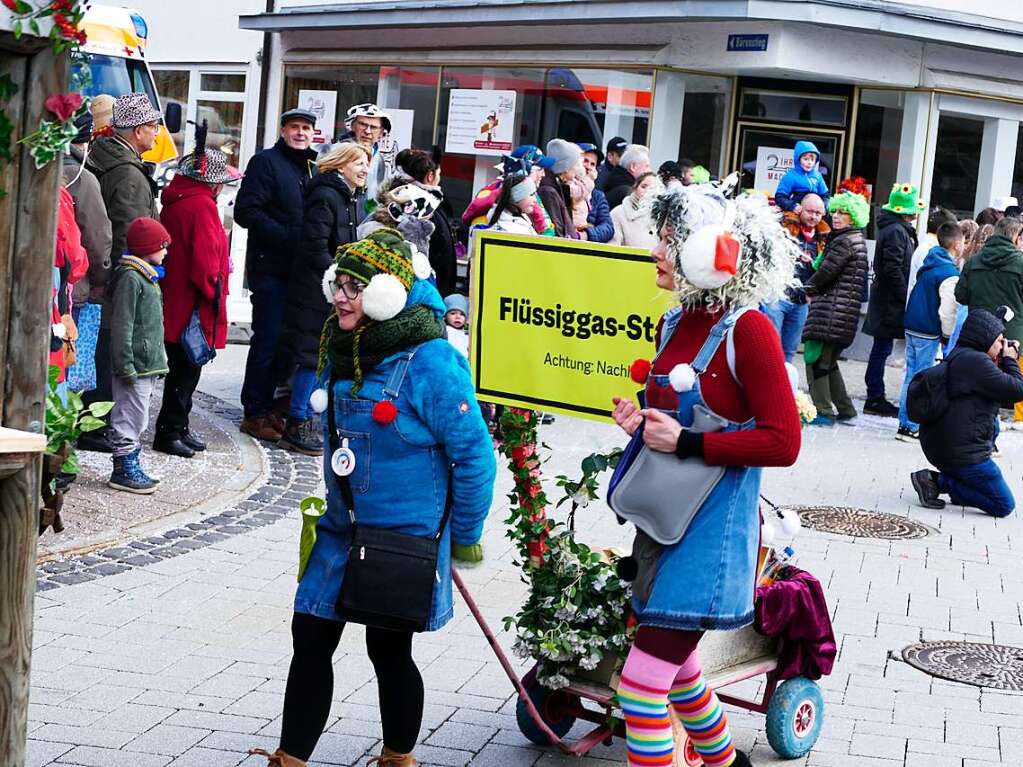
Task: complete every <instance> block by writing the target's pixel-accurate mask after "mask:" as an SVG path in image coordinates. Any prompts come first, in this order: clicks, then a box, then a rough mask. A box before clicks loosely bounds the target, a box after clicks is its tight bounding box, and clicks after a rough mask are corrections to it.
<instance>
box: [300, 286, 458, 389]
mask: <svg viewBox="0 0 1023 767" xmlns="http://www.w3.org/2000/svg"><path fill="white" fill-rule="evenodd" d="M443 337H444V325H443V323H442V322H441V321H440V320H439V319H438V318H437V315H436V314H434V312H433V310H432V309H430V308H429V307H428V306H423V305H422V304H416V305H415V306H410V307H408V308H406V309H404V310H402V311H401V313H400V314H398V315H397V316H396V317H392V318H391V319H389V320H385V321H384V322H375V321H369V322H368V323H366V324H364V325H360V326H359V327H358V328H356V329H355V330H342V329H341V328H340V326H338V324H337V314H336V313H335V312H331V314H330V316H329V317H328V318H327V322H326V324H325V325H324V326H323V335H322V336H321V339H320V363H319V371H318V372H320V373H322V372H323V368H324V365H325V363H326V362H327V361H328V360H329V361H330V367H331V371H332V373H333V375H334V376H335V377H337V378H351V379H352V381H353V383H352V395H353V396H354V395H356V394H358V393H359V389H361V388H362V377H363V376H364V375H365V374H366V373H368V372H369V371H371V370H372V369H373V368H375V367H376V366H377V365H379V364H380V363H381V362H382V361H383V360H384V359H386V358H387V357H390V356H391V355H392V354H396V353H397V352H400V351H402V350H403V349H408V348H409V347H410V346H415V345H416V344H421V343H424V342H426V341H432V340H433V339H434V338H443Z"/></svg>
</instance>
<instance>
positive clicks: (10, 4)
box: [3, 0, 18, 13]
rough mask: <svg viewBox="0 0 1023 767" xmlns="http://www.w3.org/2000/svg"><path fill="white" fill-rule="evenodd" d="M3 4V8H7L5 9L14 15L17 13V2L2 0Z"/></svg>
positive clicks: (14, 0)
mask: <svg viewBox="0 0 1023 767" xmlns="http://www.w3.org/2000/svg"><path fill="white" fill-rule="evenodd" d="M3 4H4V5H5V6H7V8H8V9H9V10H12V11H14V12H15V13H17V12H18V3H17V0H3Z"/></svg>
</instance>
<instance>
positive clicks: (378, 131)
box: [321, 104, 400, 206]
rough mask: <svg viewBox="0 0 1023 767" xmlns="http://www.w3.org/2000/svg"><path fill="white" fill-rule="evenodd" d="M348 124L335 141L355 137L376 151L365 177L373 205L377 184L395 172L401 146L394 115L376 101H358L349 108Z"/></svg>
mask: <svg viewBox="0 0 1023 767" xmlns="http://www.w3.org/2000/svg"><path fill="white" fill-rule="evenodd" d="M345 128H347V130H346V131H345V132H344V133H342V134H341V135H340V136H338V137H337V141H336V142H335V143H340V142H342V141H354V142H355V143H357V144H362V146H364V147H366V149H368V150H369V151H370V153H371V154H372V155H373V160H372V161H371V162H370V165H369V178H368V179H367V181H366V201H367V206H372V204H373V203H372V201H375V200H376V198H377V188H378V187H379V186H380V185H381V184H382V183H384V181H386V180H387V179H389V178H390V177H391V176H393V175H394V169H395V167H396V164H395V158H396V157H397V156H398V150H399V149H400V147H399V146H398V142H397V141H395V139H394V137H393V136H392V135H391V116H390V115H389V114H387V112H385V111H384V110H383V109H381V108H380V107H378V106H377V105H376V104H356V105H355V106H353V107H351V108H350V109H349V110H348V114H347V116H346V117H345ZM329 148H330V147H328V148H327V149H328V150H329ZM322 151H323V150H321V152H322Z"/></svg>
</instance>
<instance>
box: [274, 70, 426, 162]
mask: <svg viewBox="0 0 1023 767" xmlns="http://www.w3.org/2000/svg"><path fill="white" fill-rule="evenodd" d="M438 77H439V70H438V68H436V67H415V68H413V67H397V66H388V67H380V66H349V65H343V66H342V65H337V64H324V65H316V66H313V65H301V66H298V65H289V66H288V67H287V69H286V71H285V79H284V103H283V104H282V109H292V108H294V107H295V106H296V105H298V103H299V100H300V98H302V97H303V95H304V96H305V98H306V99H309V98H316V99H319V100H320V101H321V102H322V104H323V107H324V108H325V109H326V110H327V111H326V113H325V114H328V115H330V114H332V115H333V118H331V117H327V121H326V122H327V123H329V125H327V124H322V125H321V124H319V123H318V124H317V128H318V129H320V130H322V131H324V140H325V141H335V140H336V139H337V138H338V137H340V136H341V135H342V134H343V133H344V132H345V130H346V128H345V124H344V123H345V116H346V115H347V113H348V109H349V108H350V107H352V106H354V105H356V104H366V103H373V104H377V105H378V106H380V107H381V108H383V109H385V110H388V111H391V112H393V113H394V114H393V116H394V120H393V128H392V130H393V132H394V134H395V138H396V139H397V141H398V145H399V147H400V148H401V149H406V148H408V147H409V146H412V147H417V148H420V149H429V148H430V147H431V146H432V144H433V125H434V107H435V105H436V100H437V84H438V83H437V81H438ZM303 91H305V92H306V93H305V94H303ZM310 91H319V92H321V93H319V94H310V93H309V92H310ZM327 94H330V95H329V96H327ZM328 102H329V103H328Z"/></svg>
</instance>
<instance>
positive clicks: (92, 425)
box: [78, 415, 106, 432]
mask: <svg viewBox="0 0 1023 767" xmlns="http://www.w3.org/2000/svg"><path fill="white" fill-rule="evenodd" d="M104 426H106V422H104V421H101V420H100V419H99V418H94V417H93V416H91V415H87V416H83V417H82V420H81V421H79V422H78V428H79V429H81V430H82V431H83V432H85V431H96V430H97V429H102V428H103V427H104Z"/></svg>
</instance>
